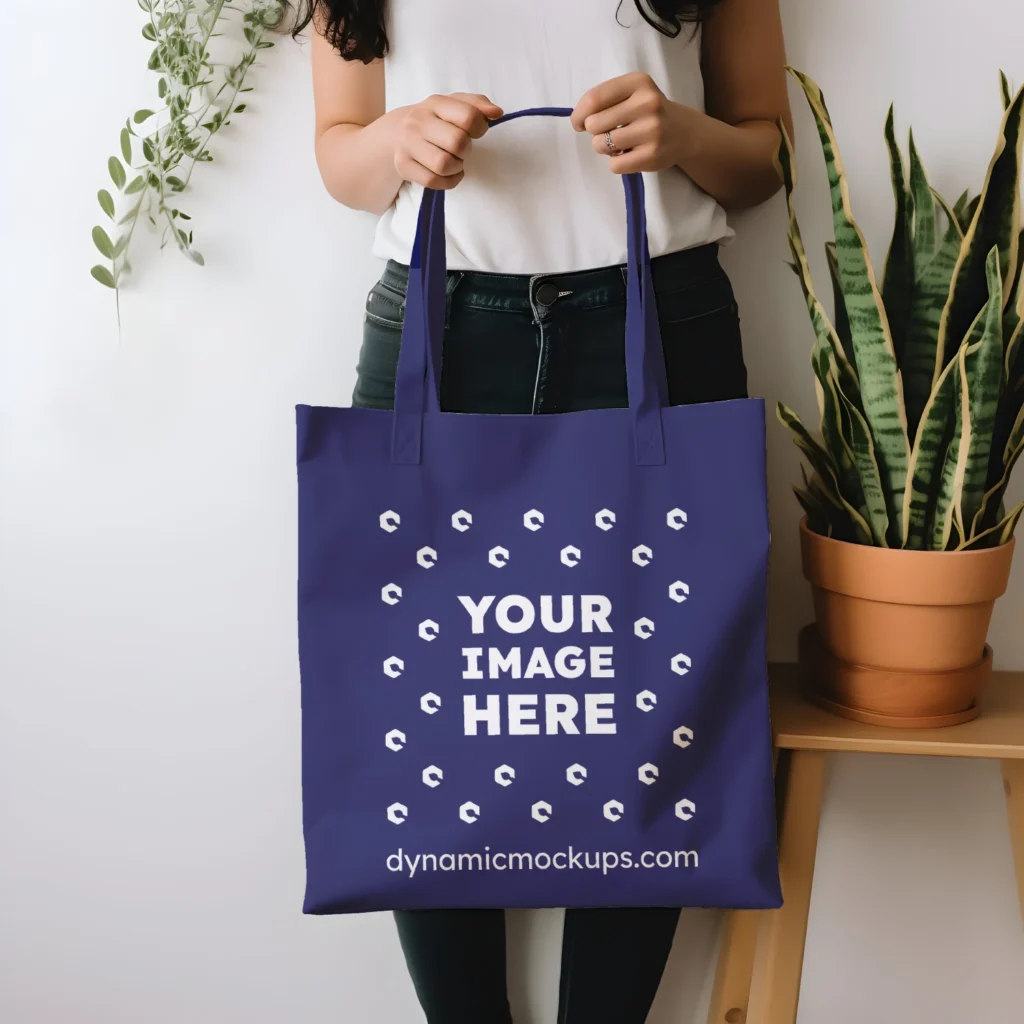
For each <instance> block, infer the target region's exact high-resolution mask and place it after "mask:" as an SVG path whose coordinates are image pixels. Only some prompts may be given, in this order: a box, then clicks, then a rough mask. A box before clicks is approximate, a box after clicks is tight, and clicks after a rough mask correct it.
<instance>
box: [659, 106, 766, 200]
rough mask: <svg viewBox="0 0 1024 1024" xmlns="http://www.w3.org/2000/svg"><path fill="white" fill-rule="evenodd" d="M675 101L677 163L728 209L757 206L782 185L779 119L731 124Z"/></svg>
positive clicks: (674, 131) (673, 116)
mask: <svg viewBox="0 0 1024 1024" xmlns="http://www.w3.org/2000/svg"><path fill="white" fill-rule="evenodd" d="M672 106H673V107H674V108H675V109H674V110H673V114H672V120H673V121H674V126H673V127H674V130H673V134H674V135H675V136H676V141H675V150H676V160H675V163H676V165H677V166H678V167H680V168H681V169H682V170H683V171H684V172H685V173H686V174H687V175H688V176H689V177H690V178H691V179H692V180H693V181H694V182H695V183H696V184H697V185H699V186H700V187H701V188H702V189H703V190H704V191H705V192H707V193H708V194H709V195H712V196H714V198H715V199H717V200H718V201H719V202H720V203H721V204H722V206H724V207H725V208H726V209H733V210H735V209H744V208H746V207H749V206H756V205H757V204H758V203H763V202H764V201H765V200H766V199H769V198H771V196H773V195H774V194H775V193H776V192H777V191H778V190H779V189H780V188H781V187H782V180H781V179H780V178H779V173H778V171H777V170H776V167H775V158H776V154H777V153H778V150H779V145H780V143H781V142H782V136H781V135H780V133H779V129H778V128H777V127H776V126H775V125H774V124H771V123H770V122H768V121H747V122H745V123H743V124H737V125H732V124H726V122H725V121H719V120H718V119H717V118H714V117H711V116H709V115H708V114H703V113H701V112H700V111H699V110H694V109H693V108H692V107H685V106H683V105H682V104H672Z"/></svg>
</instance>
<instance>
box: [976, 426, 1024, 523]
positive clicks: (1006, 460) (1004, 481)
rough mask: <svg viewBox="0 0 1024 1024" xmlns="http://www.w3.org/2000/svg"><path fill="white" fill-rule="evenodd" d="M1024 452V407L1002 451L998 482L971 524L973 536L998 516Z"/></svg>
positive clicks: (989, 492) (986, 496) (982, 503)
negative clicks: (1015, 468) (1012, 475)
mask: <svg viewBox="0 0 1024 1024" xmlns="http://www.w3.org/2000/svg"><path fill="white" fill-rule="evenodd" d="M1022 454H1024V408H1021V410H1020V412H1019V413H1018V414H1017V421H1016V422H1015V423H1014V425H1013V427H1012V428H1011V430H1010V436H1009V437H1008V438H1007V440H1006V447H1005V448H1004V449H1003V451H1002V453H1001V459H1000V475H999V478H998V479H997V480H996V482H995V483H994V484H993V485H992V487H990V488H989V489H988V490H987V491H986V492H985V497H984V498H983V499H982V502H981V508H979V509H978V512H977V515H975V517H974V522H973V523H972V524H971V536H972V537H973V536H975V534H977V533H980V532H982V531H983V530H984V529H985V528H986V526H987V525H988V524H989V523H990V521H991V520H992V519H994V518H995V516H997V515H998V514H999V513H998V509H999V506H1000V504H1001V503H1002V500H1003V497H1004V496H1005V494H1006V488H1007V486H1008V485H1009V483H1010V474H1011V473H1012V472H1013V467H1014V466H1016V465H1017V460H1018V459H1019V458H1020V457H1021V455H1022Z"/></svg>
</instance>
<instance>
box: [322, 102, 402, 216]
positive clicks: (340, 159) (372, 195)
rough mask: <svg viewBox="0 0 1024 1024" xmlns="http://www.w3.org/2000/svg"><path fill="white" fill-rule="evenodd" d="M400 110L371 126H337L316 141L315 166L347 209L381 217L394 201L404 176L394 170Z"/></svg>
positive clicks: (336, 197) (328, 188)
mask: <svg viewBox="0 0 1024 1024" xmlns="http://www.w3.org/2000/svg"><path fill="white" fill-rule="evenodd" d="M399 116H400V110H391V111H388V113H386V114H384V115H382V116H381V117H378V118H377V119H376V120H375V121H372V122H371V123H370V124H368V125H360V124H336V125H333V126H331V127H330V128H328V129H327V130H326V131H324V132H322V133H321V135H320V136H319V138H318V139H317V140H316V162H317V166H318V167H319V168H320V177H321V178H322V179H323V182H324V185H325V186H326V188H327V191H328V192H329V193H330V194H331V195H332V196H333V197H334V198H335V199H337V200H338V202H339V203H343V204H344V205H345V206H349V207H351V208H352V209H354V210H368V211H369V212H370V213H376V214H381V213H383V212H384V211H385V210H386V209H388V207H389V206H391V204H392V203H393V202H394V201H395V197H396V196H397V195H398V190H399V188H400V187H401V184H402V176H401V175H400V174H399V173H398V171H397V170H396V169H395V134H396V130H397V128H396V126H397V123H398V118H399Z"/></svg>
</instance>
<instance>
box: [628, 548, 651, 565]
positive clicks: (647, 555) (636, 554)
mask: <svg viewBox="0 0 1024 1024" xmlns="http://www.w3.org/2000/svg"><path fill="white" fill-rule="evenodd" d="M652 558H654V552H653V551H652V550H651V549H650V548H649V547H648V546H647V545H646V544H637V546H636V547H635V548H633V561H634V562H635V563H636V564H637V565H650V564H651V559H652Z"/></svg>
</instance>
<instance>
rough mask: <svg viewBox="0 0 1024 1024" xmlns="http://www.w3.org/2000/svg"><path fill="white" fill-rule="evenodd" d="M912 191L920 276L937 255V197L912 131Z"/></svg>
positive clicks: (915, 263) (916, 257)
mask: <svg viewBox="0 0 1024 1024" xmlns="http://www.w3.org/2000/svg"><path fill="white" fill-rule="evenodd" d="M910 191H911V193H912V195H913V197H914V269H915V272H916V273H915V276H919V275H920V274H921V272H922V271H923V270H924V268H925V267H926V266H927V265H928V264H929V263H930V262H931V260H932V257H933V256H934V255H935V244H936V228H935V221H936V217H935V198H934V196H933V195H932V189H931V186H930V185H929V184H928V175H927V173H926V171H925V169H924V164H923V163H922V162H921V156H920V154H919V153H918V151H917V146H916V145H914V133H913V132H912V131H911V133H910Z"/></svg>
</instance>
